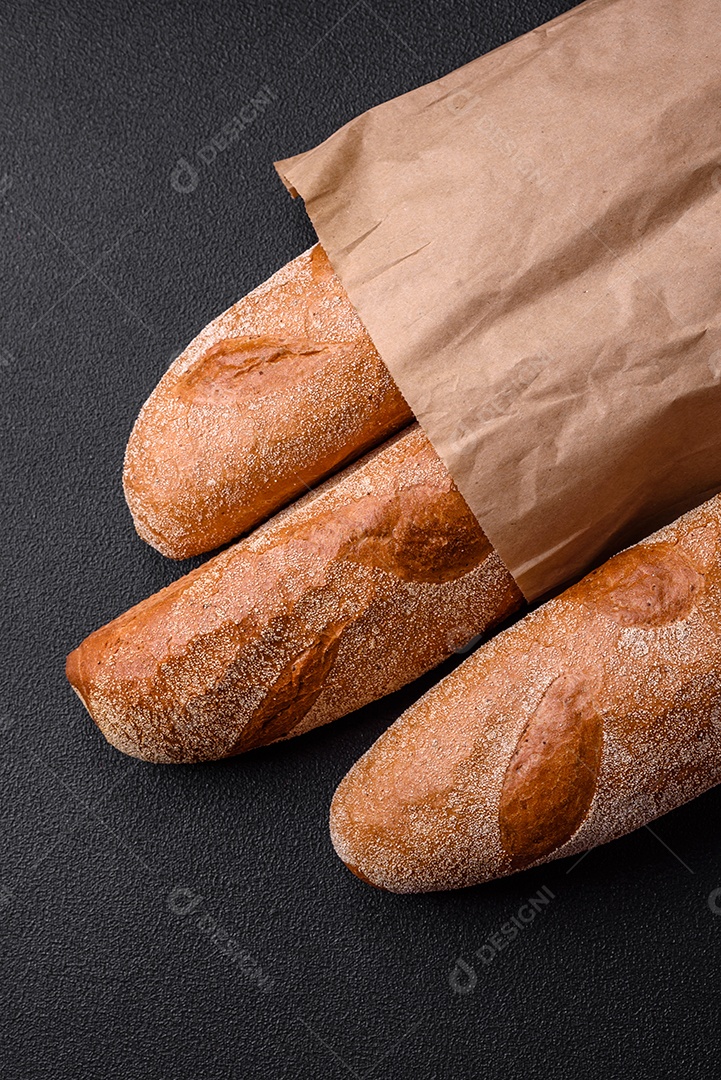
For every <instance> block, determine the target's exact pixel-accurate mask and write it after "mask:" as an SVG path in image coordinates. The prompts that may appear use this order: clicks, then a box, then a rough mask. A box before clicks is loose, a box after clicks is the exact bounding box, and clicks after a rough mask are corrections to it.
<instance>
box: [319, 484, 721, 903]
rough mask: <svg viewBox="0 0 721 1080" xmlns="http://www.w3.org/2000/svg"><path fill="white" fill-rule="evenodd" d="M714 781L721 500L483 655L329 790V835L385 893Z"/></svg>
mask: <svg viewBox="0 0 721 1080" xmlns="http://www.w3.org/2000/svg"><path fill="white" fill-rule="evenodd" d="M719 782H721V496H717V497H716V498H715V499H712V500H711V501H710V502H708V503H706V504H705V505H704V506H702V507H700V508H699V509H697V510H694V511H692V512H691V513H689V514H687V515H685V516H684V517H682V518H680V519H679V520H678V521H677V522H675V523H674V524H673V525H670V526H668V527H667V528H665V529H662V530H661V531H660V532H659V533H657V534H656V535H655V536H653V537H651V538H650V539H649V540H648V541H646V542H644V543H641V544H638V545H636V546H635V547H633V548H630V549H628V550H627V551H625V552H622V553H621V554H620V555H617V556H616V557H615V558H613V559H611V560H610V561H609V562H608V563H606V564H605V565H604V566H602V567H601V568H600V569H598V570H596V571H594V572H593V573H591V574H589V575H588V576H587V577H586V578H584V579H583V580H582V581H581V582H579V583H578V584H577V585H575V586H573V587H572V588H570V589H569V590H567V591H566V592H565V593H563V594H561V595H560V596H559V597H557V598H555V599H553V600H551V601H549V602H548V603H547V604H545V605H544V606H543V607H541V608H538V609H537V610H536V611H534V612H532V613H531V614H529V615H527V616H526V617H525V618H523V619H522V620H521V621H520V622H518V623H516V624H515V625H514V626H512V627H511V628H510V629H507V630H505V631H503V632H502V633H501V634H499V635H498V636H497V637H496V638H494V639H493V640H491V641H490V642H489V643H487V644H486V645H484V646H483V647H482V648H481V649H480V650H479V651H478V652H476V653H475V654H474V655H473V656H472V657H471V658H470V659H469V660H467V661H466V662H465V663H464V664H462V665H461V666H460V667H459V668H457V669H456V670H455V671H454V672H452V673H451V674H450V675H449V676H447V677H446V678H445V679H444V680H443V681H442V682H440V683H439V684H438V685H437V686H435V687H434V688H433V689H432V690H430V691H429V692H428V693H427V694H426V695H425V696H424V697H423V698H421V699H420V700H419V701H418V702H416V703H415V704H414V705H413V706H411V708H410V709H408V710H407V711H406V712H405V713H404V714H403V716H401V717H400V719H398V720H397V721H396V722H395V723H394V724H393V725H392V726H391V727H390V728H389V729H388V730H387V731H386V732H385V733H384V735H382V736H381V738H380V739H379V740H378V741H377V742H376V743H375V745H374V746H372V747H371V749H370V750H369V751H368V752H367V753H366V754H365V755H364V757H362V758H361V759H360V761H358V762H357V763H356V764H355V765H354V766H353V768H352V769H351V770H350V772H349V773H348V775H347V776H346V777H345V779H344V780H343V781H342V782H341V784H340V786H339V788H338V790H337V792H336V794H335V797H334V799H333V803H332V808H331V836H332V839H333V843H334V845H335V848H336V850H337V852H338V854H339V856H340V857H341V859H342V860H343V861H344V862H345V863H346V864H347V866H348V867H349V869H351V870H352V871H353V872H354V873H355V874H357V875H358V877H360V878H362V880H363V881H366V882H369V883H371V884H373V885H376V886H378V887H380V888H384V889H388V890H391V891H395V892H423V891H430V890H434V889H451V888H460V887H462V886H467V885H473V884H478V883H480V882H483V881H487V880H489V879H491V878H496V877H500V876H503V875H505V874H510V873H512V872H513V871H515V870H519V869H522V868H524V867H528V866H535V865H538V864H539V863H543V862H546V861H547V860H549V859H556V858H562V857H563V856H566V855H575V854H577V853H579V852H581V851H585V850H587V849H588V848H590V847H593V846H595V845H597V844H601V843H604V842H606V841H608V840H612V839H614V838H615V837H617V836H621V835H622V834H624V833H627V832H630V831H631V830H633V829H636V828H638V827H639V826H641V825H643V824H646V823H648V822H649V821H651V820H652V819H653V818H655V817H658V816H659V815H660V814H663V813H666V812H667V811H668V810H671V809H673V808H674V807H676V806H679V805H680V804H681V803H684V802H686V801H687V800H689V799H692V798H694V797H696V796H697V795H700V794H701V793H702V792H703V791H705V790H706V789H707V788H709V787H711V786H712V785H714V784H717V783H719Z"/></svg>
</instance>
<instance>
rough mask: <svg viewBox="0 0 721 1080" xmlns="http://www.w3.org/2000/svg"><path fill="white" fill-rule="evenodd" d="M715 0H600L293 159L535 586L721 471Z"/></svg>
mask: <svg viewBox="0 0 721 1080" xmlns="http://www.w3.org/2000/svg"><path fill="white" fill-rule="evenodd" d="M717 16H718V12H717V6H716V4H715V0H689V2H688V3H684V4H683V5H679V4H678V3H677V0H588V2H587V3H585V4H581V5H580V6H579V7H576V8H573V9H572V10H571V11H569V12H567V13H565V14H564V15H561V16H559V18H557V19H555V20H553V21H552V22H550V23H548V24H547V25H546V26H543V27H540V28H539V29H538V30H536V31H533V32H531V33H530V34H526V35H525V36H523V37H521V38H518V39H517V40H515V41H512V42H509V43H508V44H506V45H504V46H502V47H501V48H500V49H496V50H495V51H494V52H491V53H489V54H488V55H486V56H482V57H480V58H479V59H477V60H474V61H473V62H472V63H470V64H467V65H465V66H464V67H462V68H460V69H458V70H457V71H453V72H451V73H450V74H449V75H446V76H444V77H443V78H441V79H439V80H437V81H436V82H433V83H430V84H428V85H426V86H422V87H420V88H418V89H417V90H413V91H411V92H410V93H407V94H404V95H402V96H401V97H399V98H396V99H394V100H392V101H388V102H386V103H384V104H381V105H379V106H377V107H375V108H373V109H371V110H369V111H368V112H366V113H364V114H362V115H360V116H358V117H356V118H355V119H354V120H351V121H350V123H348V124H346V125H345V126H344V127H342V128H341V129H340V130H338V131H337V132H336V133H335V134H333V135H332V136H331V137H330V138H329V139H327V140H326V141H325V142H323V143H322V144H320V145H319V146H317V147H315V148H314V149H311V150H309V151H306V152H305V153H303V154H299V155H297V156H295V157H293V158H289V159H286V160H284V161H281V162H278V163H277V165H276V167H277V169H278V171H279V173H280V175H281V176H282V178H283V180H284V182H285V184H286V186H288V187H289V189H291V190H292V191H293V192H297V193H298V194H299V195H300V196H301V197H302V198H303V199H304V201H305V205H306V208H307V211H308V214H309V216H310V218H311V220H312V221H313V224H314V226H315V228H316V232H317V233H318V236H319V239H320V241H321V243H322V244H323V247H324V249H325V251H326V252H327V254H328V256H329V258H330V261H331V263H332V265H333V267H334V269H335V271H336V273H337V275H338V277H339V279H340V280H341V282H342V284H343V286H344V288H345V290H346V292H347V294H348V296H349V297H350V300H351V302H352V303H353V305H354V307H355V308H356V310H357V311H358V313H359V315H360V317H361V319H362V320H363V323H364V325H365V326H366V327H367V329H368V331H369V334H370V336H371V338H372V340H373V342H374V344H375V346H376V348H377V349H378V351H379V353H380V355H381V357H382V359H383V361H384V363H385V364H386V365H387V367H388V368H389V370H390V372H391V374H392V375H393V378H394V379H395V381H396V383H397V384H398V386H399V387H400V389H401V392H402V393H403V395H404V398H405V399H406V400H407V401H408V403H409V405H410V406H411V408H412V409H413V412H414V414H415V416H416V417H417V419H418V420H419V422H420V423H421V425H422V426H423V428H424V430H425V431H426V433H427V435H428V437H429V439H430V441H431V443H432V445H433V447H434V449H435V450H436V452H437V453H438V454H439V456H440V457H441V459H442V460H443V461H444V463H445V464H446V466H447V468H448V469H449V472H450V473H451V475H452V476H453V479H454V481H455V483H456V484H457V486H458V488H459V490H460V491H461V494H462V495H463V496H464V498H465V499H466V501H467V503H468V505H469V506H470V508H471V510H472V511H473V512H474V513H475V515H476V517H477V518H478V521H479V523H480V525H481V527H482V529H483V531H484V533H485V534H486V536H487V537H488V538H489V540H490V542H491V543H492V544H493V546H494V548H495V549H496V551H497V552H498V553H499V556H500V558H501V559H502V560H503V562H504V564H505V565H506V566H507V567H508V569H509V571H510V572H511V574H512V575H513V577H514V579H515V580H516V582H517V583H518V585H519V587H520V589H521V591H522V592H523V593H524V595H525V596H526V598H527V599H535V598H537V597H540V596H541V595H544V594H546V593H548V592H550V591H552V590H553V589H555V588H557V587H558V586H559V585H562V584H563V583H564V582H567V581H569V580H575V579H576V578H578V577H579V576H580V575H581V574H582V573H584V572H585V571H586V570H587V569H588V568H589V567H590V566H592V565H595V564H597V563H598V561H599V560H600V559H602V558H604V557H606V556H608V555H609V554H611V553H612V552H613V551H618V550H619V548H621V547H623V546H625V545H626V544H628V543H632V542H634V541H635V540H637V539H639V538H640V537H642V536H643V535H647V533H648V532H649V531H651V530H652V529H655V528H657V527H658V526H659V525H662V524H664V523H666V522H668V521H670V520H673V518H674V517H676V516H677V515H678V514H680V513H683V512H684V511H685V510H687V509H689V508H690V507H692V506H695V505H698V504H699V503H700V502H702V501H703V500H704V499H706V498H708V497H709V496H710V495H712V494H714V493H715V492H716V491H718V490H719V489H720V488H721V424H719V422H718V419H719V416H721V379H720V378H719V373H720V368H721V365H719V362H718V357H719V355H721V319H720V318H719V311H720V310H721V248H720V247H719V245H718V244H716V243H714V242H713V241H712V238H713V237H715V236H718V235H719V231H720V230H721V184H719V181H718V177H719V169H720V168H721V128H720V127H719V124H718V115H719V110H720V109H721V75H720V74H719V68H718V63H717V59H716V58H717V56H718V55H719V52H721V23H720V22H719V19H718V17H717Z"/></svg>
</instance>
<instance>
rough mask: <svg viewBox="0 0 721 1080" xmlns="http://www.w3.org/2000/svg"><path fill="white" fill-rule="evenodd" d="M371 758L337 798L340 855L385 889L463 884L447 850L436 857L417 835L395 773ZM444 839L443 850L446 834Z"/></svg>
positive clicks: (333, 825)
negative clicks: (446, 861)
mask: <svg viewBox="0 0 721 1080" xmlns="http://www.w3.org/2000/svg"><path fill="white" fill-rule="evenodd" d="M376 745H377V744H376ZM372 750H375V747H374V748H372ZM371 753H372V751H371ZM368 757H369V755H365V757H364V758H361V760H360V761H359V762H357V763H356V765H355V766H354V767H353V768H352V769H351V770H350V772H349V773H348V774H347V776H346V777H345V778H344V779H343V780H342V781H341V783H340V785H339V787H338V790H337V791H336V793H335V796H334V797H333V802H332V804H331V811H330V833H331V840H332V843H333V847H334V848H335V851H336V854H337V855H338V856H339V857H340V859H341V860H342V862H344V863H345V865H346V867H347V868H348V870H350V872H351V873H352V874H354V875H355V876H356V877H357V878H359V879H360V880H361V881H363V882H364V883H365V884H367V885H373V886H374V888H376V889H382V890H383V891H385V892H392V893H419V892H432V891H434V890H439V889H448V888H454V887H457V886H458V884H461V883H460V882H458V881H456V880H455V876H454V874H453V873H449V872H448V867H447V866H445V865H444V857H443V852H442V850H439V851H438V852H437V853H436V854H437V855H438V856H439V857H438V858H437V859H433V858H431V857H429V851H428V850H424V845H423V844H419V843H418V841H417V837H414V835H413V824H412V821H411V820H410V818H409V815H408V806H407V805H405V803H404V801H403V799H402V798H400V797H399V796H398V794H397V791H396V789H395V784H394V782H393V778H392V774H391V776H386V775H385V771H384V769H383V768H382V767H378V768H375V767H374V766H373V763H372V762H370V761H369V760H368ZM438 839H439V840H441V843H440V845H439V847H440V848H441V849H442V847H443V844H442V837H439V838H438Z"/></svg>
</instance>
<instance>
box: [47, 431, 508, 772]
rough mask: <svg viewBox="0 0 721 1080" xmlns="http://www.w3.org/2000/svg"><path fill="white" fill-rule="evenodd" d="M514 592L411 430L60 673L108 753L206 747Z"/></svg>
mask: <svg viewBox="0 0 721 1080" xmlns="http://www.w3.org/2000/svg"><path fill="white" fill-rule="evenodd" d="M521 599H522V598H521V594H520V592H519V590H518V588H517V586H516V584H515V582H514V581H513V579H512V578H511V576H510V574H509V573H508V571H507V570H506V568H505V567H504V566H503V564H502V563H501V561H500V559H499V558H498V556H497V555H496V553H495V552H494V551H493V549H492V548H491V546H490V544H489V543H488V541H487V539H486V537H485V536H484V534H483V532H482V530H481V528H480V526H479V525H478V522H477V521H476V519H475V517H474V516H473V514H472V513H471V511H470V510H469V509H468V507H467V505H466V503H465V501H464V500H463V498H462V497H461V495H460V494H459V493H458V491H457V489H456V488H455V486H454V484H453V481H452V480H451V478H450V475H449V474H448V471H447V470H446V468H445V466H444V465H443V464H442V462H441V461H440V459H439V458H438V457H437V455H436V454H435V453H434V451H433V449H432V447H431V446H430V443H429V442H428V440H427V439H426V437H425V436H424V435H423V433H422V432H421V430H420V429H419V428H418V427H417V426H414V427H412V428H410V429H409V430H408V431H407V432H404V433H402V434H401V435H399V436H396V437H395V439H393V440H391V441H390V442H389V443H387V444H386V445H384V446H383V447H382V448H380V449H379V450H376V451H374V452H372V453H371V454H369V455H368V456H367V457H366V458H365V459H363V460H362V461H361V462H358V463H356V464H355V465H353V466H351V467H349V468H348V469H347V470H346V471H345V472H344V473H342V474H340V475H339V476H336V477H334V478H332V479H331V480H329V481H327V482H326V484H325V485H323V486H322V487H320V488H319V489H318V490H317V491H316V492H313V493H311V494H310V495H308V496H306V497H305V499H303V500H301V501H300V502H299V503H296V504H294V505H293V506H290V507H288V508H287V509H286V510H285V511H283V512H281V513H280V514H279V515H277V516H276V517H275V518H274V519H273V520H272V521H270V522H268V523H266V524H265V525H264V526H261V528H259V529H258V530H256V531H255V532H254V533H253V534H252V535H251V536H249V537H247V538H246V539H244V540H242V541H240V542H239V543H237V544H235V545H234V546H232V547H231V548H229V549H228V550H227V551H225V552H223V553H222V554H220V555H218V556H216V557H215V558H214V559H211V560H210V561H209V562H207V563H206V564H205V565H204V566H202V567H200V568H199V569H197V570H195V571H193V572H192V573H191V574H188V575H187V576H186V577H184V578H181V579H180V580H179V581H177V582H175V583H174V584H173V585H170V586H169V587H168V588H166V589H163V590H162V591H161V592H159V593H158V594H157V595H155V596H152V597H150V598H149V599H148V600H145V601H144V602H143V603H141V604H138V605H137V606H136V607H134V608H132V609H131V610H130V611H128V612H127V613H126V614H125V615H121V616H120V618H118V619H115V620H114V622H111V623H110V624H109V625H108V626H106V627H103V628H102V629H101V630H98V631H96V632H95V633H94V634H91V635H90V637H89V638H87V640H86V641H85V642H83V644H82V645H80V647H79V648H78V649H76V650H75V652H73V653H72V654H71V655H70V657H69V658H68V663H67V674H68V678H69V680H70V682H71V683H72V684H73V686H74V687H75V689H76V690H77V691H78V693H79V695H80V697H81V698H82V700H83V701H84V703H85V705H86V706H87V708H88V710H89V712H90V714H91V715H92V716H93V718H94V719H95V721H96V722H97V724H98V726H99V727H100V729H101V730H102V732H103V734H104V735H105V736H106V738H107V739H108V740H109V741H110V742H111V743H113V745H115V746H117V747H118V748H119V749H120V750H123V751H125V752H126V753H128V754H132V755H135V756H137V757H141V758H145V759H146V760H148V761H156V762H191V761H202V760H208V759H213V758H222V757H226V756H228V755H231V754H237V753H240V752H241V751H243V750H247V749H251V748H252V747H255V746H260V745H263V744H265V743H270V742H274V741H276V740H278V739H284V738H288V737H290V736H291V735H298V734H301V733H302V732H304V731H308V730H310V729H311V728H314V727H318V726H319V725H320V724H325V723H328V722H329V721H331V720H335V719H336V718H337V717H339V716H342V715H344V714H346V713H349V712H351V711H353V710H354V709H357V708H359V707H360V706H362V705H365V704H366V703H368V702H370V701H374V700H375V699H377V698H379V697H381V696H382V695H384V694H387V693H389V692H391V691H393V690H396V689H398V688H399V687H401V686H403V685H404V684H405V683H407V682H409V681H410V680H412V679H414V678H416V677H417V676H419V675H420V674H422V673H423V672H424V671H427V670H428V669H429V668H432V667H433V666H434V665H436V664H438V663H439V662H440V661H441V660H442V659H444V657H446V656H448V655H449V654H450V653H451V652H452V651H453V650H454V649H457V648H459V647H461V646H462V645H464V644H465V643H466V642H467V641H468V640H469V639H470V638H471V637H473V636H474V635H475V634H478V633H480V632H481V631H483V630H485V629H487V628H488V627H489V626H491V625H492V624H493V623H495V622H497V621H498V620H499V619H501V618H503V617H504V616H506V615H508V614H510V613H511V612H512V611H513V610H514V609H515V608H516V607H518V606H519V605H520V603H521Z"/></svg>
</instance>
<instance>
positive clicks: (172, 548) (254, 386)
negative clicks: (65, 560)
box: [123, 245, 413, 559]
mask: <svg viewBox="0 0 721 1080" xmlns="http://www.w3.org/2000/svg"><path fill="white" fill-rule="evenodd" d="M412 419H413V414H412V413H411V411H410V409H409V407H408V405H407V404H406V402H405V400H404V398H403V396H402V394H401V392H400V390H399V389H398V387H397V386H396V384H395V383H394V381H393V379H392V378H391V376H390V374H389V372H388V369H387V368H386V367H385V365H384V363H383V361H382V360H381V358H380V356H379V355H378V353H377V351H376V349H375V348H374V346H373V343H372V341H371V340H370V338H369V337H368V334H367V332H366V330H365V328H364V327H363V324H362V323H361V321H360V319H359V318H358V316H357V315H356V313H355V310H354V309H353V307H352V305H351V303H350V301H349V300H348V297H347V296H346V294H345V291H344V289H343V287H342V285H341V284H340V282H339V280H338V278H337V277H336V276H335V274H334V273H333V269H332V267H331V265H330V263H329V262H328V259H327V258H326V256H325V253H324V252H323V250H322V248H321V247H320V245H316V246H315V247H314V248H311V250H310V251H307V252H305V254H303V255H300V256H299V257H298V258H297V259H294V260H293V261H292V262H290V263H288V265H287V266H285V267H283V269H282V270H279V271H278V273H277V274H274V275H273V277H271V278H270V279H269V280H268V281H266V282H265V284H263V285H261V286H259V288H257V289H255V290H254V291H253V292H251V293H250V294H249V295H248V296H246V297H244V298H243V299H242V300H239V301H238V303H237V304H234V305H233V307H231V308H229V309H228V311H226V312H224V313H223V314H222V315H220V316H219V317H218V318H217V319H215V320H214V321H213V322H211V323H210V324H209V325H208V326H206V328H205V329H204V330H203V331H202V332H201V333H200V334H199V335H198V337H196V338H195V340H194V341H193V342H192V343H191V344H190V345H189V346H188V348H187V349H186V350H185V351H184V352H183V353H182V355H181V356H179V357H178V359H177V360H176V361H175V362H174V363H173V364H172V366H171V367H170V369H169V370H168V371H167V372H166V374H165V375H164V376H163V378H162V379H161V380H160V383H159V384H158V386H157V387H156V389H155V390H154V391H153V393H152V394H151V395H150V397H149V398H148V400H147V401H146V403H145V405H144V406H143V408H142V409H141V411H140V415H139V416H138V419H137V421H136V423H135V426H134V428H133V431H132V433H131V435H130V439H129V442H128V446H127V450H126V454H125V467H124V472H123V485H124V488H125V497H126V499H127V502H128V506H129V507H130V510H131V512H132V515H133V519H134V521H135V527H136V529H137V531H138V533H139V535H140V536H141V537H142V538H143V540H146V541H147V542H148V543H149V544H152V546H153V547H155V548H157V549H158V550H159V551H161V552H162V553H163V554H164V555H169V556H170V557H171V558H173V559H184V558H187V557H188V556H190V555H197V554H199V553H200V552H203V551H211V550H212V549H213V548H216V547H219V546H220V545H221V544H224V543H226V542H227V541H228V540H232V539H234V538H235V537H237V536H240V535H241V534H242V533H244V532H246V531H247V530H248V529H251V528H252V527H253V526H254V525H256V524H257V523H258V522H259V521H262V520H263V519H264V518H266V517H268V516H269V515H270V514H272V513H273V512H274V511H275V510H277V509H278V508H279V507H281V506H284V505H286V504H287V503H289V502H290V501H291V500H292V499H294V498H295V497H296V496H297V495H298V494H300V493H302V492H305V491H306V489H307V488H309V487H312V486H313V485H315V484H317V483H318V482H319V481H320V480H322V479H323V478H324V477H326V476H328V475H330V474H331V473H332V472H334V471H335V470H336V469H338V468H339V467H340V466H341V465H342V464H344V463H347V462H349V461H351V460H352V459H353V458H356V457H359V456H360V455H361V454H363V453H365V451H367V450H369V449H370V448H371V447H373V446H376V445H378V444H379V443H381V442H382V441H383V440H384V439H386V438H387V437H388V436H389V435H391V434H393V433H394V432H396V431H398V430H399V429H400V428H402V427H403V426H404V425H406V424H409V423H410V422H411V421H412Z"/></svg>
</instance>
